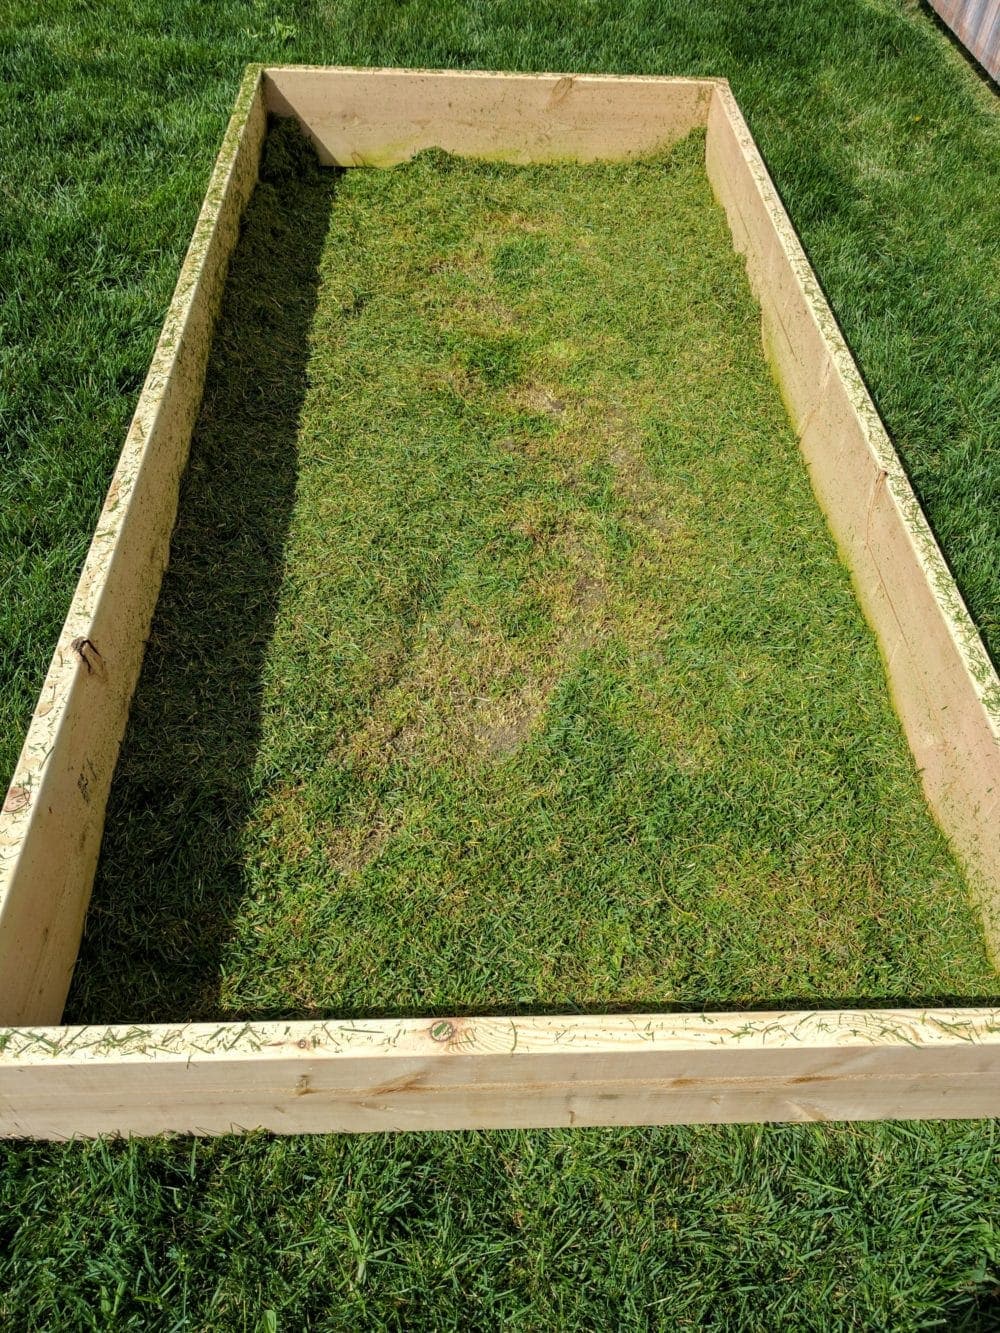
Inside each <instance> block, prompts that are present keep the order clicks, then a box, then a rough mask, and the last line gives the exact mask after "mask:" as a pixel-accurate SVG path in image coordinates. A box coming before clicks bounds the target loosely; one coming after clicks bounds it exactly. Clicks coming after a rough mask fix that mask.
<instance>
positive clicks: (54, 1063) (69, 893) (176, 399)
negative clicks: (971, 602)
mask: <svg viewBox="0 0 1000 1333" xmlns="http://www.w3.org/2000/svg"><path fill="white" fill-rule="evenodd" d="M268 112H271V113H275V114H278V115H292V116H296V117H297V118H298V119H299V120H300V122H301V123H302V124H303V126H304V127H305V128H306V130H307V131H308V132H309V134H310V135H311V137H312V139H313V141H314V143H315V144H316V147H317V149H318V151H319V153H320V156H321V158H322V159H323V160H324V161H326V162H329V163H337V164H340V165H346V166H357V165H384V164H388V163H391V162H396V161H400V160H403V159H404V158H406V157H408V156H410V155H412V153H414V152H415V151H417V150H418V149H420V148H422V147H425V146H432V145H436V146H441V147H444V148H447V149H450V150H452V151H456V152H463V153H468V154H473V155H485V156H494V157H502V158H504V159H509V160H515V161H529V160H530V161H545V160H554V159H558V158H565V157H567V156H570V157H576V158H579V159H582V160H590V159H597V158H616V157H623V156H630V155H636V154H639V153H643V152H648V151H651V150H654V149H656V148H660V147H663V146H665V145H667V144H669V143H671V142H673V141H674V140H676V139H678V138H680V137H682V136H683V135H685V134H686V133H688V132H689V131H690V130H691V129H693V128H695V127H697V126H704V127H705V129H706V168H707V172H708V177H709V180H710V182H711V184H712V188H713V190H714V192H715V194H716V197H717V198H718V199H719V201H720V203H721V204H722V206H723V207H724V209H725V211H726V214H727V217H728V219H729V224H730V228H731V231H732V234H733V241H734V244H735V246H736V249H737V250H738V251H739V252H740V253H741V254H743V255H744V256H745V258H746V263H747V270H748V273H749V276H750V282H751V284H752V287H753V290H754V292H755V294H756V296H757V298H758V300H759V302H760V305H761V314H762V331H763V340H764V346H765V350H766V352H767V355H768V358H769V360H770V362H771V365H772V368H773V370H774V373H775V375H776V378H777V379H778V382H779V384H780V385H781V388H782V392H783V395H784V398H785V402H786V405H787V408H788V412H789V416H790V418H791V420H792V423H793V425H794V426H795V428H796V430H797V432H798V435H799V438H800V441H801V448H802V452H803V456H804V458H805V461H806V464H807V466H808V468H809V472H810V476H811V479H812V483H813V488H814V490H815V493H816V496H817V498H818V500H819V503H820V504H821V506H822V508H823V510H824V512H825V514H826V517H827V520H828V522H829V525H830V528H831V530H832V532H833V534H834V536H835V538H836V540H837V543H838V546H839V548H840V551H841V554H842V556H843V558H844V560H845V562H846V563H847V565H848V567H849V568H850V570H851V573H852V576H853V579H854V585H855V589H856V592H857V595H858V598H859V601H860V603H861V605H862V608H863V610H864V612H865V615H866V616H867V618H868V620H869V622H870V624H871V625H872V627H873V629H874V631H875V633H876V635H877V638H878V641H879V644H880V647H881V651H882V654H883V660H884V664H885V670H886V675H887V677H888V680H889V683H890V686H891V689H892V692H893V698H894V702H895V705H896V708H897V711H898V713H899V716H900V718H901V720H902V723H903V727H904V729H905V732H906V735H907V738H908V741H909V743H910V746H911V748H912V750H913V754H914V756H915V758H916V762H917V765H918V767H919V769H920V771H921V774H922V778H923V784H924V790H925V794H926V797H927V800H928V803H929V805H930V807H931V809H932V811H933V812H934V814H935V816H936V818H937V819H938V822H939V823H940V825H941V827H942V828H943V829H944V831H945V832H946V834H947V835H948V837H949V839H950V841H951V843H952V846H953V848H954V850H955V851H956V853H957V855H958V856H959V858H960V860H961V862H962V864H963V867H964V869H965V872H966V875H967V878H968V881H969V884H970V886H971V887H972V890H973V892H974V893H975V894H976V896H977V899H978V902H979V904H980V907H981V909H982V912H983V917H984V922H985V925H986V931H987V938H988V941H989V943H990V946H991V949H992V950H993V952H994V956H997V955H998V954H1000V744H998V737H1000V682H998V680H997V676H996V673H995V671H994V669H993V667H992V664H991V662H990V660H989V658H988V656H987V654H986V651H985V649H984V647H983V645H982V643H981V641H980V639H979V637H978V635H977V633H976V631H975V628H974V626H973V624H972V622H971V620H970V618H969V616H968V613H967V611H966V609H965V607H964V605H963V603H962V600H961V597H960V596H959V593H958V590H957V588H956V587H955V584H954V581H953V579H952V578H951V575H950V573H949V571H948V569H947V566H946V564H945V562H944V559H943V557H942V555H941V552H940V550H939V549H938V546H937V544H936V542H935V540H934V538H933V535H932V534H931V531H930V529H929V527H928V525H927V522H926V520H925V518H924V516H923V514H922V512H921V510H920V507H919V505H918V503H917V500H916V498H915V496H914V494H913V491H912V489H911V488H910V485H909V482H908V481H907V478H906V475H905V473H904V471H903V468H902V465H901V463H900V461H899V458H898V456H897V455H896V452H895V450H894V449H893V447H892V444H891V442H890V441H889V439H888V437H887V435H886V433H885V430H884V428H883V426H882V424H881V421H880V420H879V417H878V414H877V412H876V409H875V407H874V404H873V403H872V401H871V398H870V397H869V395H868V393H867V390H866V389H865V387H864V383H863V381H862V379H861V376H860V374H859V372H858V369H857V367H856V365H855V363H854V361H853V359H852V357H851V354H850V351H849V349H848V348H847V345H846V344H845V342H844V340H843V338H842V336H841V334H840V332H839V330H838V328H837V325H836V322H835V320H834V318H833V315H832V313H831V311H830V309H829V306H828V305H827V303H826V300H825V299H824V297H823V294H822V291H821V289H820V286H819V284H818V282H817V280H816V278H815V275H814V274H813V272H812V270H811V268H810V266H809V263H808V260H807V258H806V256H805V254H804V252H803V250H802V247H801V245H800V244H799V241H798V239H797V237H796V235H795V232H794V230H793V228H792V226H791V223H790V221H789V219H788V216H787V214H786V213H785V211H784V209H783V207H782V205H781V202H780V200H779V198H778V195H777V192H776V191H775V188H774V185H773V184H772V182H771V180H770V177H769V176H768V173H767V170H766V168H765V166H764V163H763V161H762V159H761V157H760V154H759V152H758V151H757V148H756V146H755V144H754V141H753V139H752V137H751V135H750V132H749V130H748V129H747V126H746V123H745V122H744V120H743V117H742V115H741V114H740V111H739V108H738V107H737V105H736V102H735V100H734V99H733V96H732V94H731V92H730V90H729V87H728V85H727V84H726V83H725V82H724V81H723V80H718V79H667V78H647V77H637V78H614V77H607V76H597V75H580V76H574V75H555V74H539V75H505V74H484V73H457V72H444V71H410V70H354V69H323V68H308V67H279V68H268V69H261V68H258V67H253V68H251V69H250V70H248V73H247V77H246V79H245V80H244V83H243V85H242V88H241V90H240V93H239V96H238V99H237V102H236V107H235V110H234V113H233V117H232V120H231V121H230V124H229V128H228V129H227V131H226V135H225V138H224V140H223V144H222V148H221V150H220V153H219V157H218V160H217V162H216V166H215V171H214V173H213V176H212V179H211V182H210V184H209V188H208V193H207V195H206V198H205V203H204V206H203V208H202V211H201V214H200V216H199V219H198V223H197V225H196V228H195V232H194V237H193V239H192V242H191V246H190V248H189V250H188V253H187V257H186V259H185V261H184V265H183V267H182V269H181V274H180V279H179V281H178V284H177V289H176V291H175V294H174V297H173V300H172V302H171V305H170V309H169V311H168V313H167V317H166V321H165V323H164V327H163V332H162V334H161V336H160V340H159V342H158V344H157V348H156V351H155V354H154V357H153V362H152V365H151V367H150V371H149V375H148V377H147V380H146V384H145V387H144V388H143V391H142V395H141V397H140V400H139V405H138V408H137V410H136V414H135V417H134V419H133V422H132V425H131V427H130V429H129V432H128V436H127V438H126V441H125V445H124V449H123V452H122V456H121V459H120V461H119V464H118V467H117V469H116V472H115V475H114V478H113V480H112V483H111V488H110V490H109V492H108V498H107V501H106V503H105V506H104V510H103V512H102V514H101V517H100V520H99V522H98V525H97V529H96V531H95V534H94V539H93V542H92V545H91V548H90V552H89V554H88V556H87V559H86V563H85V565H84V569H83V573H82V575H81V578H80V582H79V585H78V587H77V590H76V593H75V594H74V597H73V601H72V604H71V606H70V610H69V614H68V616H67V619H66V624H65V626H64V628H63V631H62V633H61V635H60V637H59V641H58V644H57V646H56V650H55V654H54V656H53V659H52V664H51V666H50V668H49V672H48V675H47V676H46V679H45V683H44V685H43V687H42V692H41V696H40V698H39V702H38V707H37V709H36V711H35V715H34V717H33V719H32V722H31V725H30V728H29V731H28V735H27V739H26V741H25V745H24V749H23V751H22V754H21V757H20V760H19V762H18V766H17V769H16V772H15V775H14V778H13V781H12V783H11V787H10V789H9V791H8V793H7V798H6V801H5V803H4V809H3V814H2V816H0V1022H3V1023H6V1024H7V1025H8V1026H7V1027H6V1028H3V1029H0V1133H2V1134H5V1135H15V1136H17V1135H35V1136H41V1137H54V1138H59V1137H65V1136H69V1135H74V1134H84V1135H86V1134H97V1133H125V1134H152V1133H157V1132H161V1131H170V1130H173V1131H188V1132H204V1133H221V1132H225V1131H227V1130H230V1129H249V1128H253V1127H258V1126H262V1127H265V1128H268V1129H271V1130H275V1131H278V1132H299V1131H335V1130H367V1129H403V1128H441V1129H446V1128H447V1129H456V1128H475V1127H485V1126H508V1125H509V1126H534V1125H538V1126H541V1125H562V1124H646V1123H659V1122H662V1123H669V1122H678V1121H687V1122H699V1121H735V1120H745V1121H756V1120H801V1119H810V1120H811V1119H857V1118H909V1117H937V1116H963V1117H964V1116H982V1115H989V1114H996V1113H998V1112H1000V1008H997V1009H987V1008H980V1009H973V1008H968V1009H947V1010H945V1009H942V1010H933V1011H923V1012H918V1011H907V1010H900V1011H880V1010H873V1011H863V1010H852V1011H843V1010H841V1011H832V1012H827V1013H822V1012H821V1013H756V1014H713V1015H706V1014H700V1015H693V1014H680V1015H676V1014H675V1015H631V1016H622V1015H598V1016H589V1017H581V1016H571V1017H555V1018H553V1017H544V1018H541V1017H538V1018H531V1017H528V1018H461V1019H459V1018H451V1019H447V1018H436V1019H391V1020H390V1019H386V1020H370V1021H365V1022H337V1021H329V1022H325V1023H277V1024H276V1023H234V1024H228V1023H227V1024H214V1025H207V1026H206V1025H202V1024H189V1025H181V1026H177V1027H173V1026H164V1025H148V1026H137V1027H129V1028H122V1027H104V1026H100V1027H82V1028H67V1027H60V1026H58V1023H59V1020H60V1017H61V1013H62V1007H63V1004H64V1001H65V997H66V992H67V989H68V986H69V981H70V977H71V975H72V970H73V966H74V963H75V960H76V954H77V950H78V947H79V941H80V936H81V932H82V928H83V920H84V916H85V913H86V908H87V903H88V900H89V896H90V891H91V885H92V882H93V876H94V871H95V867H96V862H97V856H98V852H99V849H100V841H101V835H102V830H103V823H104V813H105V806H106V802H107V798H108V792H109V789H110V785H111V779H112V775H113V772H114V767H115V763H116V759H117V754H118V748H119V745H120V743H121V738H122V734H123V732H124V728H125V723H126V720H127V717H128V711H129V706H130V702H131V698H132V693H133V690H134V688H135V684H136V681H137V679H138V675H139V670H140V667H141V662H142V655H143V650H144V646H145V639H146V636H147V634H148V630H149V624H150V621H151V618H152V614H153V611H154V608H155V604H156V599H157V596H158V593H159V587H160V581H161V577H162V573H163V569H164V567H165V565H166V562H167V558H168V554H169V542H170V534H171V530H172V527H173V523H174V518H175V515H176V507H177V495H178V485H179V482H180V477H181V474H182V472H183V469H184V466H185V462H186V458H187V450H188V446H189V442H190V437H191V431H192V428H193V424H194V420H195V417H196V414H197V411H198V407H199V403H200V399H201V392H202V386H203V381H204V375H205V368H206V364H207V359H208V353H209V348H210V345H211V337H212V331H213V326H214V321H215V318H216V315H217V313H218V308H219V302H220V299H221V294H222V288H223V285H224V281H225V275H226V268H227V264H228V260H229V256H230V254H231V252H232V248H233V246H234V244H235V240H236V237H237V234H238V230H239V222H240V217H241V214H242V212H243V209H244V207H245V205H246V203H247V201H248V199H249V197H250V195H251V193H252V190H253V187H254V184H255V181H256V175H257V166H258V160H259V155H260V150H261V144H262V141H263V136H264V132H265V129H266V120H267V114H268Z"/></svg>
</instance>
